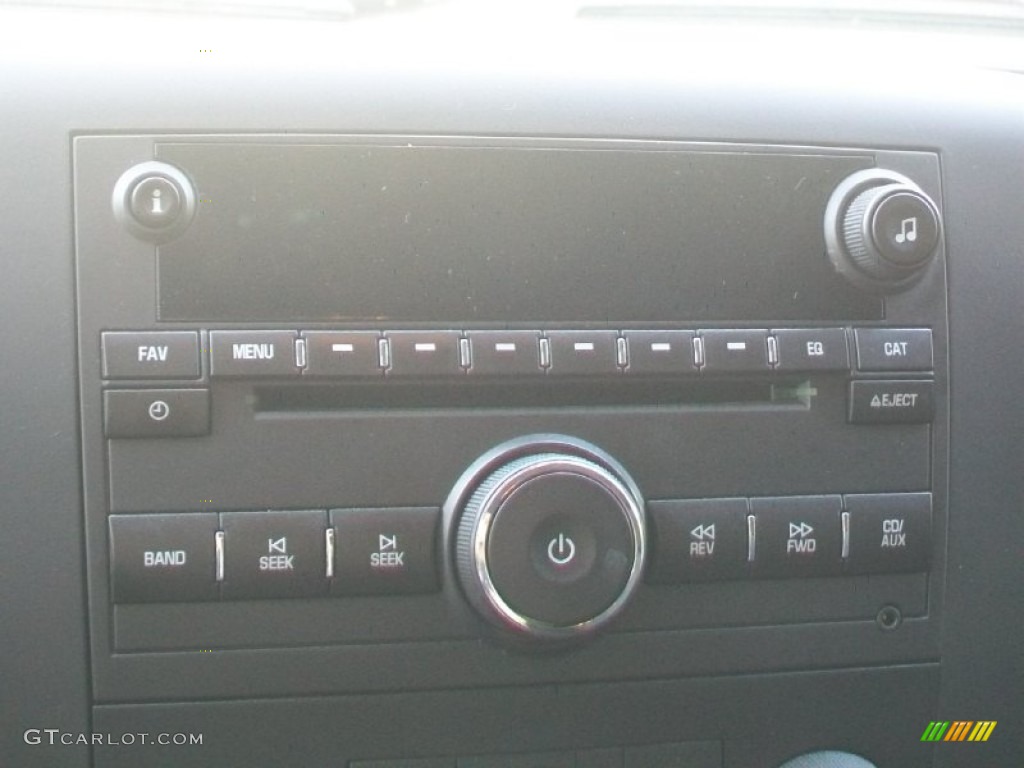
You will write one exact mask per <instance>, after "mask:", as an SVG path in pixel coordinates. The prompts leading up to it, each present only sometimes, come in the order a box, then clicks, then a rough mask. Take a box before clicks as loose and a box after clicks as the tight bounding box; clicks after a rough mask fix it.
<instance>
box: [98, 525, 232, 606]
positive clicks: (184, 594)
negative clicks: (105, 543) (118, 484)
mask: <svg viewBox="0 0 1024 768" xmlns="http://www.w3.org/2000/svg"><path fill="white" fill-rule="evenodd" d="M108 524H109V527H110V567H111V577H112V578H111V584H112V589H113V598H114V602H115V603H149V602H184V601H192V600H216V599H217V596H218V589H217V582H216V580H215V579H214V564H215V561H214V535H215V534H216V532H217V515H215V514H209V513H197V512H189V513H182V514H166V515H111V516H110V518H109V520H108Z"/></svg>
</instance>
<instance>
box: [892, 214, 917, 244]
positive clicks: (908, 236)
mask: <svg viewBox="0 0 1024 768" xmlns="http://www.w3.org/2000/svg"><path fill="white" fill-rule="evenodd" d="M893 239H894V240H895V241H896V244H897V245H903V244H904V243H913V242H915V241H916V240H917V216H912V217H911V218H909V219H904V220H903V221H902V222H900V231H899V232H897V233H896V237H895V238H893Z"/></svg>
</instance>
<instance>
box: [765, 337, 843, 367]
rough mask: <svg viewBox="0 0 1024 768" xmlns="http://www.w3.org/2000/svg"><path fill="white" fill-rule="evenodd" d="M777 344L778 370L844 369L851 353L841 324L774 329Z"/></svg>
mask: <svg viewBox="0 0 1024 768" xmlns="http://www.w3.org/2000/svg"><path fill="white" fill-rule="evenodd" d="M772 333H773V335H774V336H775V341H776V343H777V344H778V350H779V360H778V363H777V364H776V366H775V368H776V370H779V371H787V372H788V371H847V370H849V369H850V355H849V352H848V351H847V349H846V331H844V330H843V329H842V328H808V329H799V330H797V329H790V330H780V331H773V332H772Z"/></svg>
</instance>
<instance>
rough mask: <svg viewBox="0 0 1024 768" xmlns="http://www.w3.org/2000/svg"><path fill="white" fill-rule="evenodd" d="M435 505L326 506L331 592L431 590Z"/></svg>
mask: <svg viewBox="0 0 1024 768" xmlns="http://www.w3.org/2000/svg"><path fill="white" fill-rule="evenodd" d="M439 518H440V510H439V509H437V508H436V507H399V508H391V509H332V510H331V525H332V526H333V527H334V531H335V535H334V540H335V547H334V550H335V559H334V580H333V581H332V582H331V593H332V594H336V595H388V594H410V593H419V592H434V591H436V590H437V588H438V581H437V563H436V558H435V550H436V541H437V524H438V519H439Z"/></svg>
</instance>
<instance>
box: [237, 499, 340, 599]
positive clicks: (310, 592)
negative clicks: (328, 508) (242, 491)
mask: <svg viewBox="0 0 1024 768" xmlns="http://www.w3.org/2000/svg"><path fill="white" fill-rule="evenodd" d="M326 523H327V519H326V516H325V514H324V513H323V512H321V511H319V510H313V511H301V512H224V513H223V514H222V515H221V528H222V530H223V531H224V584H223V595H224V597H225V598H228V599H239V598H269V597H305V596H316V595H322V594H324V593H326V591H327V579H326V575H327V570H326V557H325V553H326V537H325V535H324V531H325V530H326Z"/></svg>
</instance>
